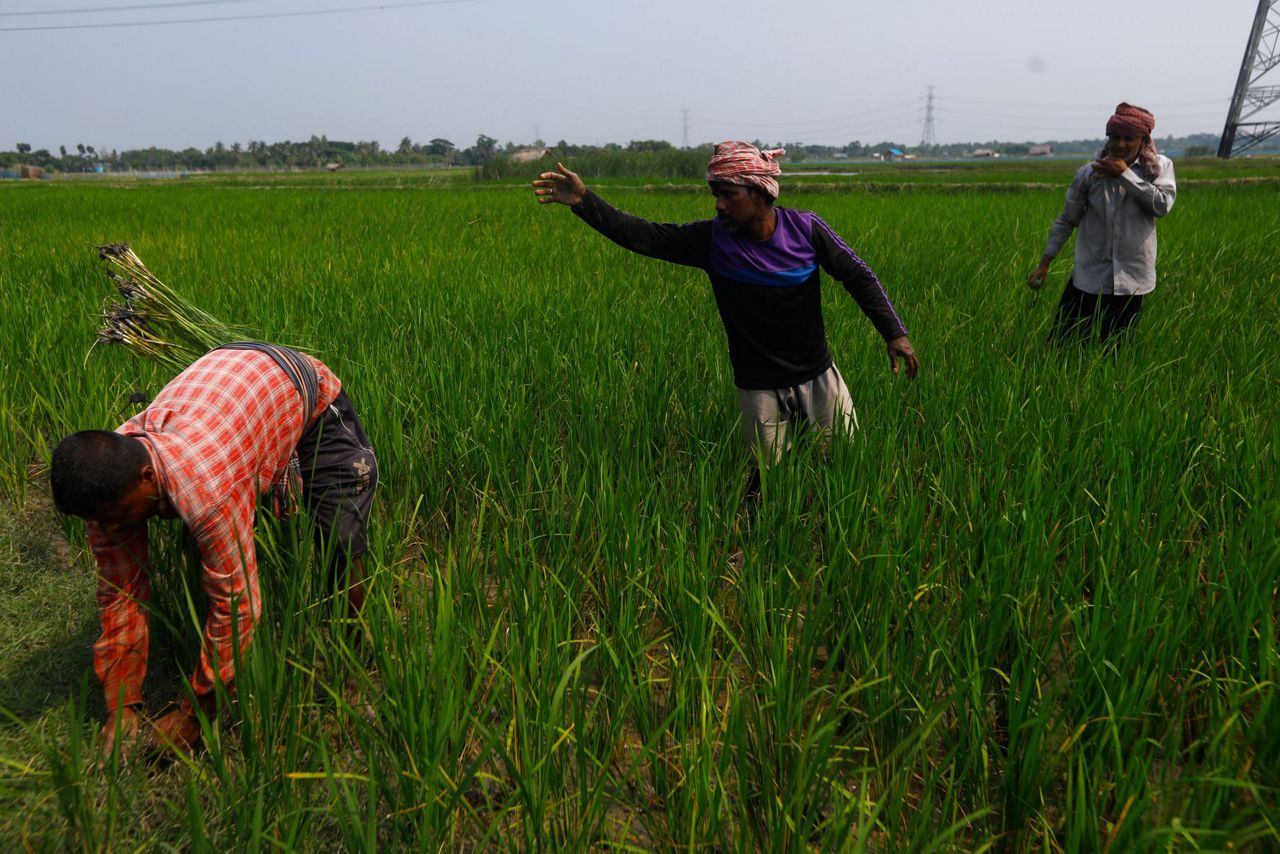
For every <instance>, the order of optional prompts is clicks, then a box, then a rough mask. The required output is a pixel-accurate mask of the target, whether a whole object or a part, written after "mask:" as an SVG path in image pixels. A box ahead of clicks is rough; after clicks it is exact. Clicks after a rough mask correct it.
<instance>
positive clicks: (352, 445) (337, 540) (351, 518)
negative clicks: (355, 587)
mask: <svg viewBox="0 0 1280 854" xmlns="http://www.w3.org/2000/svg"><path fill="white" fill-rule="evenodd" d="M298 461H299V463H300V464H301V466H302V500H303V503H304V504H305V505H306V507H307V511H308V512H309V513H310V514H311V520H312V522H313V523H314V524H315V533H316V540H317V543H318V545H319V546H320V547H321V549H322V551H323V550H326V549H333V550H334V551H333V552H332V554H331V560H332V561H333V563H331V564H330V570H331V571H334V572H336V571H340V570H341V569H342V568H344V567H345V566H346V564H347V563H348V561H352V560H355V559H357V558H359V557H360V556H362V555H363V554H364V553H365V552H366V551H368V549H369V541H368V526H369V511H370V509H371V508H372V506H373V493H374V490H375V489H376V487H377V485H378V461H377V459H376V458H375V457H374V455H373V446H372V445H371V444H370V442H369V437H368V436H367V435H365V432H364V425H363V424H361V423H360V419H359V418H358V417H357V416H356V411H355V408H354V407H353V406H352V405H351V401H350V400H348V399H347V395H346V393H345V392H339V393H338V397H337V398H336V399H335V400H334V401H333V403H332V404H330V405H329V406H328V407H326V408H325V410H324V412H322V413H321V414H320V416H319V417H318V418H316V420H315V422H314V423H313V424H312V425H311V426H310V427H309V428H308V429H307V431H306V432H305V433H303V435H302V439H301V441H299V442H298Z"/></svg>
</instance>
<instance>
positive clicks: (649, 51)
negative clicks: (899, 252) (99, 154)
mask: <svg viewBox="0 0 1280 854" xmlns="http://www.w3.org/2000/svg"><path fill="white" fill-rule="evenodd" d="M104 7H115V8H116V9H117V11H111V12H92V13H90V12H84V11H74V10H83V9H87V8H92V9H102V8H104ZM120 7H144V8H131V9H128V10H124V9H121V8H120ZM36 9H42V10H43V12H42V13H41V14H24V13H27V12H33V11H35V10H36ZM335 9H355V10H356V11H347V12H342V13H334V14H311V13H314V12H317V11H321V10H335ZM1256 9H1257V2H1256V0H1216V2H1213V3H1206V2H1203V0H1161V2H1147V3H1116V2H1114V0H1075V2H1042V0H985V2H984V0H972V2H958V0H957V2H952V0H897V2H893V0H890V2H855V0H791V1H790V2H785V3H784V2H779V0H774V2H759V0H740V2H735V3H727V2H718V0H679V1H677V0H648V2H640V3H637V2H613V1H612V0H564V2H555V0H551V2H529V0H455V2H443V3H442V2H436V3H434V4H426V3H421V2H414V3H410V2H406V0H399V2H397V0H186V2H173V1H172V0H170V1H169V2H166V0H0V80H3V81H4V82H5V84H6V85H5V87H4V88H5V93H4V98H3V102H2V103H0V150H4V149H12V148H13V146H14V144H15V143H17V142H26V143H30V144H31V145H33V146H34V147H35V148H48V149H50V150H52V151H56V150H57V148H58V146H59V145H66V146H67V147H68V148H73V147H74V146H75V144H76V143H85V144H87V145H93V146H95V147H97V148H99V149H117V150H123V149H128V148H141V147H146V146H151V145H155V146H160V147H163V148H177V149H180V148H186V147H188V146H195V147H197V148H202V149H203V148H208V147H209V146H211V145H212V144H213V143H214V142H216V141H222V142H224V143H226V144H228V145H229V144H231V143H232V142H241V143H246V142H248V141H249V140H264V141H267V142H276V141H281V140H285V139H290V140H300V139H307V138H309V137H310V136H311V135H312V134H324V135H327V136H328V137H329V138H330V139H339V140H349V141H356V140H377V141H378V142H380V143H381V144H382V145H383V146H384V147H389V148H394V147H395V146H396V145H397V144H398V143H399V141H400V139H401V138H402V137H404V136H408V137H410V138H412V139H413V140H414V141H415V142H424V141H427V140H429V139H431V138H433V137H444V138H447V139H449V140H451V141H453V142H454V143H455V144H456V145H458V146H459V147H466V146H468V145H471V144H472V143H473V142H474V141H475V139H476V136H477V135H478V134H481V133H484V134H488V135H489V136H492V137H496V138H497V139H498V140H500V141H502V142H506V141H508V140H513V141H516V142H519V143H524V142H531V141H533V140H534V139H535V137H536V136H540V137H541V138H542V139H544V140H546V141H547V142H550V143H554V142H556V141H558V140H561V139H565V140H568V141H570V142H575V143H591V144H600V143H605V142H622V143H625V142H627V141H628V140H632V139H666V140H670V141H671V142H673V143H676V144H677V145H679V144H682V143H683V142H684V141H685V123H684V122H685V115H686V114H685V113H684V112H683V111H685V110H687V111H688V112H687V128H688V142H689V143H690V144H698V143H703V142H713V141H717V140H721V139H728V138H745V139H756V138H759V139H762V140H764V141H766V142H777V141H799V142H811V143H827V144H837V145H843V144H845V143H847V142H849V141H851V140H855V139H856V140H860V141H862V142H863V143H874V142H880V141H884V140H893V141H897V142H901V143H906V144H909V145H914V144H916V143H918V142H919V141H920V138H921V131H922V126H923V122H924V115H925V106H926V98H925V96H926V91H927V87H928V86H930V85H932V86H934V87H935V89H934V91H935V94H936V100H935V128H936V137H937V140H938V142H941V143H946V142H962V141H986V140H991V139H999V140H1003V141H1040V140H1046V139H1078V138H1086V137H1090V138H1091V137H1099V136H1101V135H1102V131H1103V126H1104V124H1105V122H1106V119H1107V116H1108V115H1110V113H1111V110H1112V108H1113V107H1114V106H1115V104H1116V103H1117V102H1118V101H1121V100H1127V101H1130V102H1132V103H1136V104H1139V105H1142V106H1145V107H1147V108H1149V109H1151V110H1152V111H1153V112H1154V113H1155V115H1156V121H1157V124H1156V135H1157V136H1165V135H1167V134H1174V135H1182V134H1187V133H1196V132H1214V133H1217V132H1220V131H1221V130H1222V125H1223V121H1224V119H1225V116H1226V110H1227V102H1228V100H1229V99H1230V96H1231V92H1232V89H1233V87H1234V86H1235V79H1236V75H1237V74H1238V73H1239V69H1240V61H1241V58H1242V56H1243V53H1244V48H1245V41H1246V39H1247V38H1248V34H1249V28H1250V25H1251V24H1252V20H1253V15H1254V12H1255V10H1256ZM54 10H68V11H67V13H65V14H50V12H51V11H54ZM303 12H305V13H308V14H298V13H303ZM248 16H254V17H248ZM268 16H273V17H268ZM233 17H238V18H241V19H240V20H204V21H202V22H191V23H181V24H164V25H153V26H125V27H102V26H96V25H101V24H114V23H121V22H136V21H151V22H156V21H174V20H182V19H213V18H223V19H226V18H233ZM89 25H95V26H93V28H85V27H87V26H89ZM38 27H39V28H47V27H60V28H61V29H35V28H38ZM70 27H78V28H74V29H72V28H70ZM1271 76H1274V77H1280V70H1278V71H1277V72H1273V74H1272V75H1271ZM1269 82H1270V81H1269ZM1275 82H1277V83H1280V81H1275Z"/></svg>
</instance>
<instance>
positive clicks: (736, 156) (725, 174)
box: [707, 140, 787, 199]
mask: <svg viewBox="0 0 1280 854" xmlns="http://www.w3.org/2000/svg"><path fill="white" fill-rule="evenodd" d="M786 153H787V152H786V149H782V148H775V149H770V150H766V151H761V150H760V149H758V148H756V147H755V146H754V145H752V144H751V143H749V142H738V141H736V140H730V141H728V142H721V143H718V144H717V145H716V148H715V152H714V153H713V154H712V155H711V160H709V161H708V162H707V181H708V183H710V182H713V181H722V182H724V183H726V184H741V185H742V186H744V187H759V188H760V189H762V190H764V191H765V192H766V193H768V194H769V198H770V199H776V198H778V178H777V176H778V175H780V174H782V168H781V167H780V166H778V164H777V163H776V162H774V158H775V157H782V156H783V155H784V154H786Z"/></svg>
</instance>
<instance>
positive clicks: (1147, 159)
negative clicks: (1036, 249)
mask: <svg viewBox="0 0 1280 854" xmlns="http://www.w3.org/2000/svg"><path fill="white" fill-rule="evenodd" d="M1155 125H1156V120H1155V116H1153V115H1152V114H1151V113H1150V112H1148V111H1147V110H1144V109H1142V108H1141V107H1135V106H1133V105H1132V104H1126V103H1121V104H1120V105H1119V106H1118V107H1116V111H1115V115H1113V116H1112V117H1111V119H1110V120H1109V121H1108V122H1107V144H1106V145H1105V146H1104V147H1103V149H1102V151H1101V152H1100V153H1099V154H1098V159H1097V160H1095V161H1093V162H1092V163H1089V164H1087V165H1085V166H1082V167H1081V168H1080V170H1079V171H1077V172H1076V176H1075V179H1074V180H1073V181H1072V182H1071V187H1070V188H1069V189H1068V190H1067V202H1066V206H1065V207H1064V208H1063V211H1062V213H1061V214H1059V215H1058V218H1057V219H1056V220H1054V222H1053V226H1052V227H1051V228H1050V229H1049V240H1048V243H1047V244H1046V245H1045V248H1044V255H1043V257H1041V259H1040V266H1038V267H1036V269H1035V270H1034V271H1032V273H1031V275H1030V276H1029V277H1028V278H1027V284H1028V285H1029V286H1030V287H1032V288H1039V287H1041V286H1042V285H1043V284H1044V282H1045V278H1046V277H1047V276H1048V274H1049V264H1050V263H1051V262H1052V261H1053V259H1054V257H1056V256H1057V254H1058V252H1059V251H1061V250H1062V247H1063V245H1064V244H1065V243H1066V242H1067V238H1069V237H1070V236H1071V232H1072V230H1073V229H1075V228H1077V227H1079V229H1080V233H1079V234H1078V235H1077V236H1076V252H1075V268H1074V269H1073V270H1072V274H1071V278H1070V279H1068V280H1067V287H1066V289H1065V290H1064V291H1063V293H1062V299H1061V301H1060V302H1059V303H1058V314H1057V317H1056V318H1055V319H1054V324H1053V332H1052V333H1051V335H1050V341H1052V342H1054V343H1058V344H1062V343H1066V342H1068V341H1080V340H1082V339H1084V338H1085V336H1092V335H1093V334H1095V330H1094V329H1093V326H1094V324H1097V326H1098V329H1097V330H1096V334H1097V335H1098V337H1099V338H1100V340H1101V341H1102V342H1104V343H1105V342H1106V341H1108V340H1109V339H1112V338H1113V337H1114V336H1117V335H1119V334H1121V333H1123V332H1124V331H1125V330H1127V329H1129V328H1131V327H1132V325H1133V323H1134V321H1135V320H1136V319H1137V317H1138V312H1139V311H1140V310H1141V308H1142V297H1143V296H1144V295H1145V294H1148V293H1150V292H1151V291H1152V290H1154V289H1155V286H1156V220H1157V219H1158V218H1160V217H1162V216H1164V215H1165V214H1167V213H1168V212H1169V211H1170V210H1171V209H1172V208H1173V200H1174V197H1175V196H1176V195H1177V191H1178V190H1177V185H1176V183H1175V182H1174V177H1173V163H1172V162H1171V161H1170V160H1169V158H1167V157H1165V156H1164V155H1162V154H1159V153H1157V151H1156V147H1155V143H1153V142H1152V140H1151V132H1152V131H1153V130H1154V129H1155Z"/></svg>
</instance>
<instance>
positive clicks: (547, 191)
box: [533, 163, 587, 207]
mask: <svg viewBox="0 0 1280 854" xmlns="http://www.w3.org/2000/svg"><path fill="white" fill-rule="evenodd" d="M556 169H558V170H559V171H558V172H543V173H542V174H541V175H540V176H538V179H537V180H536V181H534V182H533V192H534V195H536V196H537V197H538V203H539V204H543V205H549V204H551V203H552V202H559V203H560V204H562V205H569V206H570V207H572V206H574V205H578V204H581V203H582V199H583V197H584V196H586V195H587V185H586V184H584V183H582V179H581V178H579V177H578V176H577V175H576V174H574V173H573V172H570V171H569V170H568V169H566V168H564V164H563V163H556Z"/></svg>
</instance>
